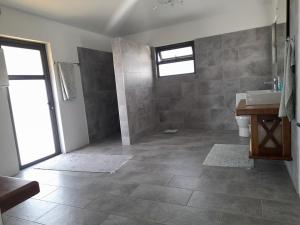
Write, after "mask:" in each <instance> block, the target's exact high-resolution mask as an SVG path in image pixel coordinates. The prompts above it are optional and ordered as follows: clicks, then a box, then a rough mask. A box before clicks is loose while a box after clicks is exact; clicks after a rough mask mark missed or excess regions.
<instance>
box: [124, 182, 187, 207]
mask: <svg viewBox="0 0 300 225" xmlns="http://www.w3.org/2000/svg"><path fill="white" fill-rule="evenodd" d="M191 194H192V191H189V190H185V189H180V188H170V187H163V186H157V185H140V186H139V187H138V188H136V189H135V190H134V191H133V193H132V194H131V195H130V197H132V198H140V199H146V200H153V201H160V202H168V203H174V204H179V205H186V204H187V202H188V200H189V198H190V197H191Z"/></svg>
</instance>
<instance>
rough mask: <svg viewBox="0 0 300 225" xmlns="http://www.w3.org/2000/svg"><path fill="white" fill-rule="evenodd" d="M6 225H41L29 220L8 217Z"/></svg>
mask: <svg viewBox="0 0 300 225" xmlns="http://www.w3.org/2000/svg"><path fill="white" fill-rule="evenodd" d="M4 225H41V224H40V223H35V222H31V221H28V220H22V219H18V218H14V217H8V218H7V219H5V221H4Z"/></svg>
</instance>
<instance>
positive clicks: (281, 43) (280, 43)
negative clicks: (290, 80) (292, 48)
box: [276, 23, 286, 78]
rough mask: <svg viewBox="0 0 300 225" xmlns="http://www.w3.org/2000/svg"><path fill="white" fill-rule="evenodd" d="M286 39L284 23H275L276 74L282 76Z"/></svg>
mask: <svg viewBox="0 0 300 225" xmlns="http://www.w3.org/2000/svg"><path fill="white" fill-rule="evenodd" d="M285 40H286V23H281V24H277V25H276V42H277V71H278V76H280V77H282V78H283V73H284V52H285Z"/></svg>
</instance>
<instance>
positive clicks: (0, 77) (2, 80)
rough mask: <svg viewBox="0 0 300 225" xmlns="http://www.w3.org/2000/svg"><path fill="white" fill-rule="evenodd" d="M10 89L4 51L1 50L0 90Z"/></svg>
mask: <svg viewBox="0 0 300 225" xmlns="http://www.w3.org/2000/svg"><path fill="white" fill-rule="evenodd" d="M1 87H8V75H7V70H6V64H5V58H4V51H3V49H2V48H0V88H1Z"/></svg>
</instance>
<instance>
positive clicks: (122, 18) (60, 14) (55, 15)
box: [0, 0, 274, 36]
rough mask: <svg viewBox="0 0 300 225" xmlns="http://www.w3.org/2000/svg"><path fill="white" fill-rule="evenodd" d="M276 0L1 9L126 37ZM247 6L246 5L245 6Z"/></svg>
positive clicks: (64, 1)
mask: <svg viewBox="0 0 300 225" xmlns="http://www.w3.org/2000/svg"><path fill="white" fill-rule="evenodd" d="M273 1H274V0H184V4H183V5H182V6H181V5H178V6H176V7H166V6H162V7H159V8H158V9H156V10H153V8H154V7H155V6H156V5H157V0H0V5H4V6H7V7H11V8H15V9H18V10H21V11H24V12H28V13H31V14H35V15H39V16H42V17H45V18H49V19H52V20H56V21H58V22H62V23H65V24H69V25H72V26H75V27H79V28H83V29H86V30H90V31H93V32H96V33H101V34H105V35H109V36H123V35H127V34H133V33H138V32H142V31H146V30H151V29H155V28H161V27H164V26H170V25H175V24H178V23H184V22H188V21H193V20H198V19H202V18H206V17H210V16H214V15H218V14H221V13H225V12H226V13H228V12H231V11H232V13H234V11H236V10H243V8H245V7H246V6H247V5H249V3H250V4H259V5H262V7H263V6H265V5H266V4H272V2H273ZM245 2H247V4H244V3H245Z"/></svg>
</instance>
